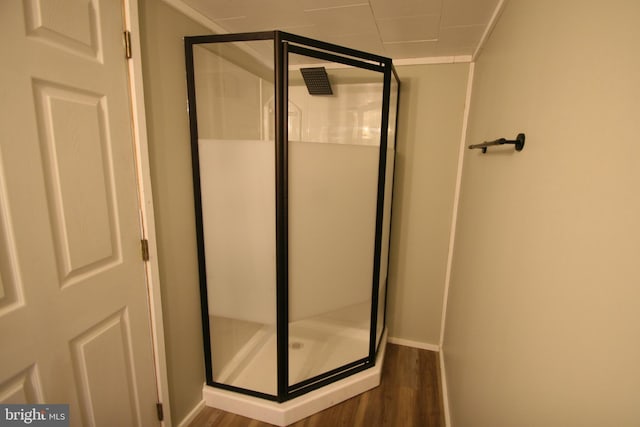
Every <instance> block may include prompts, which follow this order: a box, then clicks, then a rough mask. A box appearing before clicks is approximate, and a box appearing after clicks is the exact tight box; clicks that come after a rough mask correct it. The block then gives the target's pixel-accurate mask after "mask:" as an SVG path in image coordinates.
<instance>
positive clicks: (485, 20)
mask: <svg viewBox="0 0 640 427" xmlns="http://www.w3.org/2000/svg"><path fill="white" fill-rule="evenodd" d="M181 1H182V2H183V3H185V4H186V5H187V6H190V7H191V8H193V9H194V10H196V11H197V12H199V13H200V14H202V15H204V16H206V17H207V18H208V19H209V20H211V21H213V22H214V23H215V24H216V25H217V26H219V27H220V28H222V29H224V30H225V31H227V32H229V33H240V32H250V31H265V30H282V31H287V32H290V33H294V34H299V35H301V36H306V37H311V38H315V39H319V40H323V41H327V42H331V43H335V44H339V45H343V46H347V47H351V48H354V49H360V50H364V51H367V52H372V53H377V54H380V55H383V56H388V57H391V58H393V59H404V58H428V57H439V56H463V55H472V54H473V53H474V51H475V50H476V48H477V46H478V44H479V43H480V39H481V38H482V35H483V33H484V32H485V29H486V28H487V26H488V25H489V22H490V20H491V17H492V15H493V13H494V11H495V9H496V7H497V5H498V2H499V0H181Z"/></svg>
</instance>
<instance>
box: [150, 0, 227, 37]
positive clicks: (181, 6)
mask: <svg viewBox="0 0 640 427" xmlns="http://www.w3.org/2000/svg"><path fill="white" fill-rule="evenodd" d="M162 1H163V2H165V3H166V4H168V5H169V6H171V7H173V8H174V9H176V10H177V11H178V12H180V13H182V14H183V15H185V16H187V17H188V18H191V19H192V20H194V21H196V22H197V23H198V24H200V25H203V26H205V27H207V28H209V29H210V30H211V31H213V32H214V33H216V34H227V33H228V32H229V31H227V30H225V29H224V28H222V27H221V26H219V25H218V24H216V23H215V22H213V21H212V20H211V19H209V18H208V17H207V16H206V15H204V14H202V13H200V12H198V11H197V10H196V9H194V8H192V7H191V6H189V5H188V4H187V3H185V2H183V1H181V0H162Z"/></svg>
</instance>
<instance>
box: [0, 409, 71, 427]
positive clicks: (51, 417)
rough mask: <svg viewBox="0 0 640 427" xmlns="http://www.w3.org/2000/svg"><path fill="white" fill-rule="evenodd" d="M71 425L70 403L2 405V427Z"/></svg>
mask: <svg viewBox="0 0 640 427" xmlns="http://www.w3.org/2000/svg"><path fill="white" fill-rule="evenodd" d="M5 426H38V427H69V405H67V404H59V405H0V427H5Z"/></svg>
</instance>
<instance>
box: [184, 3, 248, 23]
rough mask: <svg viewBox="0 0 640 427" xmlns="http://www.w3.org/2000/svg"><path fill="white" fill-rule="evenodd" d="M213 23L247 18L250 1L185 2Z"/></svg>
mask: <svg viewBox="0 0 640 427" xmlns="http://www.w3.org/2000/svg"><path fill="white" fill-rule="evenodd" d="M183 2H184V3H186V4H188V5H189V6H191V7H192V8H194V9H195V10H197V11H198V12H200V13H202V14H203V15H205V16H207V17H208V18H209V19H211V20H212V21H216V20H217V19H225V18H234V17H241V16H245V15H246V14H247V13H248V12H249V11H250V10H251V8H250V6H251V5H250V1H249V0H216V1H209V0H183Z"/></svg>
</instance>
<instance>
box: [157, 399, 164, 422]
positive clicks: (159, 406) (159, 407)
mask: <svg viewBox="0 0 640 427" xmlns="http://www.w3.org/2000/svg"><path fill="white" fill-rule="evenodd" d="M156 411H157V412H158V421H164V412H163V411H162V403H159V402H158V403H156Z"/></svg>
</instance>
